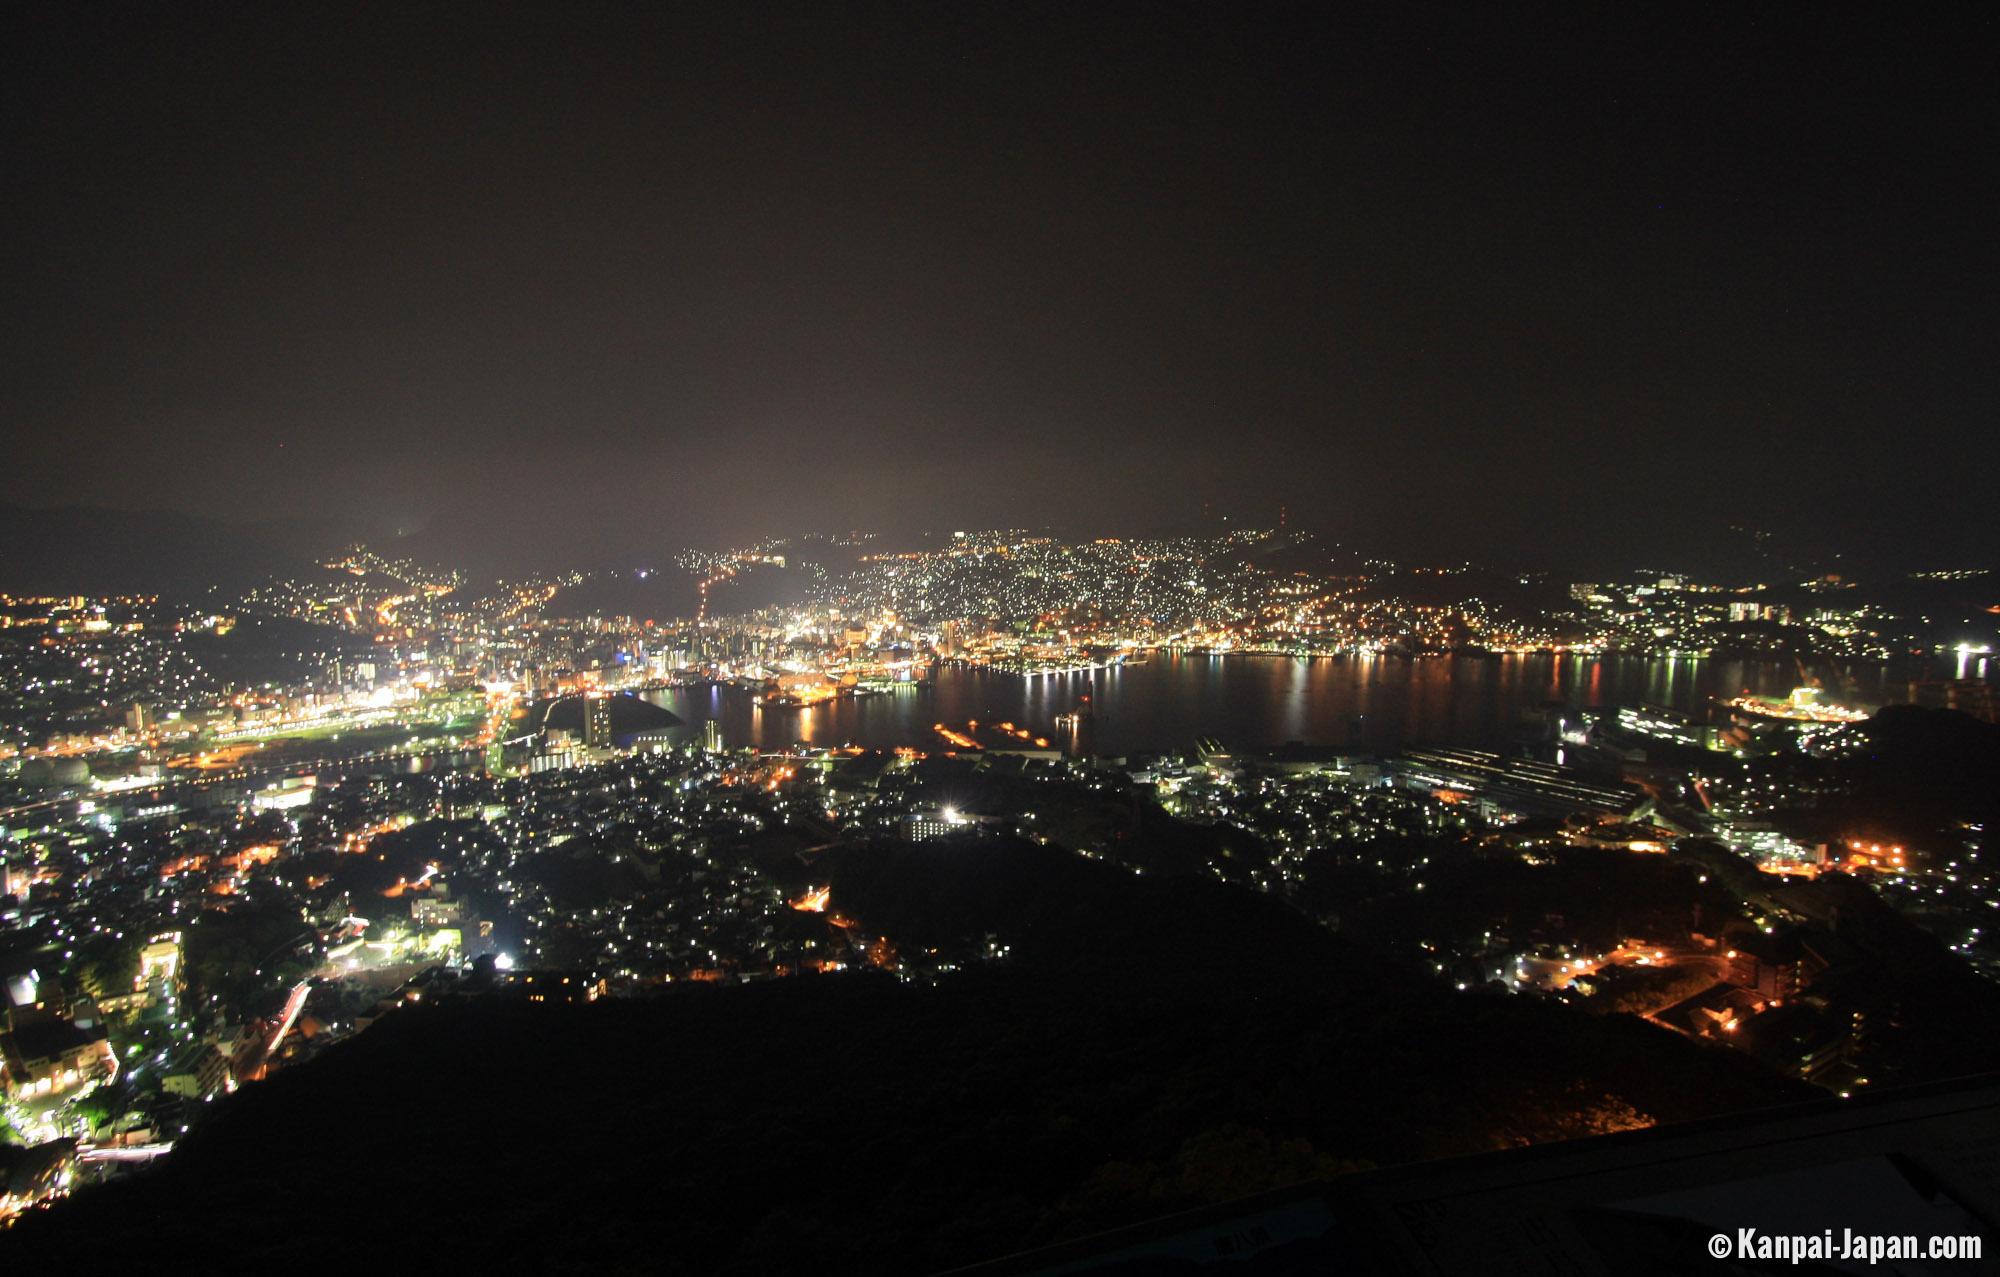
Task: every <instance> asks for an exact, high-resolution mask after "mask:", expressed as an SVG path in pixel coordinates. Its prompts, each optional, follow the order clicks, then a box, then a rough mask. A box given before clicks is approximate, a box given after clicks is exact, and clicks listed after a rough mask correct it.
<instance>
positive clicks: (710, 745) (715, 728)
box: [701, 718, 722, 754]
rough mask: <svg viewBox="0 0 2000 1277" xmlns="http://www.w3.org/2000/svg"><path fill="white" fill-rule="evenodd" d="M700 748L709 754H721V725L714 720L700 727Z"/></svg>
mask: <svg viewBox="0 0 2000 1277" xmlns="http://www.w3.org/2000/svg"><path fill="white" fill-rule="evenodd" d="M701 747H702V748H703V749H705V750H707V751H708V752H709V753H711V754H720V753H721V752H722V724H721V723H719V722H717V721H716V720H715V719H712V718H711V719H709V720H708V721H707V722H705V723H703V724H702V725H701Z"/></svg>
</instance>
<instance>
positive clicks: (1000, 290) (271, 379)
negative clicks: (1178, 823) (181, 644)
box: [0, 3, 2000, 567]
mask: <svg viewBox="0 0 2000 1277" xmlns="http://www.w3.org/2000/svg"><path fill="white" fill-rule="evenodd" d="M1464 8H1466V9H1477V10H1479V11H1480V13H1479V14H1469V13H1466V12H1452V11H1448V10H1429V9H1425V8H1421V7H1416V6H1403V5H1368V6H1363V5H1356V6H1332V5H1315V6H1296V7H1286V8H1268V9H1266V8H1254V7H1250V6H1243V5H1236V4H1210V5H1204V6H1186V7H1180V6H1173V7H1161V6H1150V5H1149V6H1138V5H1132V6H1122V5H1096V4H1074V5H1067V6H1056V7H1050V8H1047V9H1040V8H1035V7H1032V6H1023V5H1018V4H1006V5H976V4H951V5H946V4H937V5H929V6H911V7H880V6H872V5H870V6H846V5H836V4H812V5H806V6H802V7H799V8H796V9H793V8H782V7H771V6H762V5H736V4H715V5H707V6H639V5H629V6H627V5H618V6H613V5H584V4H567V5H549V6H545V7H542V8H541V9H539V10H529V9H527V8H525V7H519V6H500V5H488V4H480V5H468V6H464V7H456V6H442V5H428V4H406V3H394V4H381V5H358V4H338V3H329V4H324V5H291V4H279V5H264V6H252V5H220V6H205V5H198V4H124V5H120V4H106V5H95V4H88V5H86V4H72V3H65V4H47V5H36V4H16V5H10V6H8V7H7V8H6V10H5V13H4V16H0V102H4V111H0V148H4V154H3V155H0V158H4V161H5V171H6V174H7V184H6V189H7V198H6V199H5V201H4V203H0V262H4V268H0V269H4V285H5V289H4V303H0V304H3V305H4V311H0V313H4V315H5V316H6V321H7V322H6V328H5V332H4V343H0V361H4V365H0V368H3V375H0V414H4V418H5V421H6V437H7V439H8V441H9V442H8V443H7V445H6V450H7V453H8V459H7V464H6V465H5V466H4V467H0V500H3V501H7V502H12V503H17V504H24V505H32V506H49V505H59V504H70V503H82V504H88V505H100V506H108V507H113V508H117V509H122V510H149V509H165V510H179V511H197V512H207V513H224V514H228V515H231V516H232V517H235V516H241V517H246V518H260V519H266V518H276V517H289V516H295V515H309V516H315V517H325V516H359V517H365V518H368V519H374V520H384V521H390V522H393V523H397V524H405V525H408V526H419V525H425V524H439V523H450V524H452V525H453V526H455V527H458V528H460V529H471V530H473V531H475V532H477V533H478V534H479V535H480V536H485V537H490V538H491V539H492V540H493V541H494V542H495V543H497V544H515V543H519V544H524V545H525V544H529V543H533V544H536V545H538V546H540V547H541V548H543V549H546V548H548V547H549V546H552V545H553V546H568V547H573V548H574V549H575V551H576V552H577V553H579V554H583V553H590V554H598V553H603V552H606V551H607V550H609V551H610V552H612V553H623V550H624V546H625V545H626V543H627V542H629V543H630V544H631V545H632V547H634V548H633V555H634V557H635V560H636V559H637V558H638V557H640V553H639V550H640V547H652V546H658V545H663V544H670V543H675V542H681V543H685V542H694V543H699V544H719V543H727V542H731V541H736V540H740V539H743V538H747V537H754V536H758V535H763V534H766V533H778V532H792V531H798V530H803V529H806V528H810V527H850V526H866V527H875V528H884V529H889V530H905V531H907V530H917V529H923V528H952V527H969V526H982V525H993V524H1010V525H1020V524H1054V525H1056V526H1058V527H1059V528H1062V529H1067V530H1074V531H1085V532H1092V533H1096V532H1116V531H1143V530H1149V529H1156V528H1158V529H1165V528H1174V527H1182V526H1187V525H1189V524H1190V523H1191V521H1192V519H1193V517H1194V516H1195V515H1196V514H1198V512H1199V511H1200V509H1201V507H1202V505H1203V503H1204V502H1210V503H1213V505H1214V507H1215V508H1216V509H1217V510H1220V511H1227V512H1229V513H1231V514H1232V515H1233V516H1234V517H1236V518H1237V519H1239V520H1242V521H1245V522H1256V523H1270V522H1273V521H1275V518H1276V510H1277V507H1278V505H1279V504H1280V503H1284V504H1286V505H1289V507H1290V509H1291V512H1292V518H1293V521H1294V522H1295V523H1298V524H1303V525H1306V526H1311V527H1317V528H1323V529H1325V530H1327V531H1330V532H1332V533H1335V534H1338V535H1342V536H1346V537H1350V538H1360V539H1365V540H1368V541H1369V542H1371V543H1372V544H1375V545H1379V546H1389V547H1394V546H1397V545H1403V546H1407V547H1409V548H1410V549H1411V552H1412V553H1429V554H1448V553H1451V552H1453V551H1454V549H1456V551H1457V552H1458V553H1459V554H1461V555H1474V556H1477V555H1482V554H1495V555H1516V556H1520V557H1522V558H1526V559H1534V558H1537V557H1542V558H1557V557H1563V556H1574V555H1575V554H1577V553H1579V552H1581V551H1583V550H1590V551H1593V552H1604V553H1610V552H1616V553H1620V554H1630V555H1650V556H1653V561H1655V562H1661V561H1664V558H1670V557H1671V553H1672V551H1673V549H1674V547H1676V546H1677V545H1683V544H1687V545H1692V544H1694V543H1695V542H1696V541H1697V540H1700V539H1702V538H1705V537H1712V536H1713V535H1714V534H1715V532H1716V530H1717V529H1719V528H1720V527H1722V526H1723V525H1725V524H1728V523H1732V522H1735V523H1744V524H1749V525H1755V526H1760V527H1768V528H1772V529H1777V530H1779V531H1781V532H1783V533H1786V534H1789V535H1792V536H1794V537H1796V538H1800V539H1802V540H1808V541H1812V542H1814V543H1816V544H1817V543H1825V544H1828V545H1833V544H1835V543H1838V544H1840V545H1842V546H1845V547H1848V548H1853V547H1856V546H1860V545H1867V544H1873V545H1874V546H1875V547H1876V548H1877V549H1893V550H1894V552H1895V553H1896V554H1898V555H1900V556H1902V557H1904V558H1907V559H1908V560H1910V565H1911V566H1917V567H1929V566H1958V565H1962V564H1965V563H1968V562H1976V561H1988V562H1990V553H1991V551H1992V550H1993V549H1994V548H1995V540H1996V538H1995V536H1994V534H1993V532H1992V530H1991V528H1992V520H1991V518H1990V515H1989V513H1988V509H1987V507H1986V504H1985V500H1986V497H1987V495H1988V494H1989V493H1990V491H1991V489H1992V485H1993V476H1994V475H1995V473H1996V463H1997V462H2000V431H1996V430H1995V429H1994V425H1995V419H1996V411H1995V409H1996V397H2000V396H1996V384H1995V382H1996V377H1995V367H1996V357H2000V348H1997V347H2000V343H1996V323H1995V315H1996V308H1995V306H1994V304H1993V299H1992V294H1993V290H1994V284H1995V280H1996V278H2000V272H1996V269H1995V268H1996V265H2000V263H1996V260H1995V258H1996V252H1995V248H1994V243H1995V230H1996V226H2000V217H1997V216H1996V214H2000V207H1996V204H2000V200H1996V188H2000V183H1996V180H1995V163H1996V162H1995V156H1996V155H2000V145H1996V143H2000V137H1996V132H2000V130H1996V108H1995V105H1994V93H1993V83H1992V79H1991V75H1990V71H1991V54H1992V51H1993V49H1994V47H1995V40H1994V36H1995V27H1994V25H1993V23H1992V22H1991V21H1982V22H1980V23H1979V25H1976V26H1973V25H1968V26H1964V27H1949V26H1945V25H1936V24H1941V23H1942V22H1943V21H1944V20H1945V15H1948V14H1957V13H1959V12H1960V10H1959V9H1958V8H1957V7H1952V8H1949V9H1947V8H1926V9H1917V10H1910V11H1908V14H1906V13H1905V12H1904V11H1901V10H1896V9H1893V8H1891V7H1876V8H1875V9H1874V10H1873V12H1872V14H1871V13H1860V12H1856V13H1848V14H1846V15H1845V16H1834V17H1829V16H1826V15H1822V14H1821V13H1819V12H1817V11H1816V10H1815V9H1814V8H1812V7H1808V6H1796V7H1781V6H1731V7H1728V8H1717V9H1715V10H1713V11H1709V12H1708V13H1707V14H1706V15H1705V16H1704V13H1703V11H1701V10H1698V9H1695V8H1694V7H1691V6H1658V7H1656V11H1655V12H1653V13H1652V14H1650V15H1642V14H1638V13H1635V12H1628V10H1635V9H1637V8H1638V7H1637V6H1624V5H1606V6H1592V7H1586V6H1572V7H1570V9H1569V11H1567V12H1565V11H1562V10H1557V9H1553V8H1551V9H1546V10H1529V9H1523V8H1519V7H1516V6H1464ZM1488 11H1490V12H1488ZM1971 11H1972V7H1971V6H1967V7H1966V8H1965V12H1968V13H1969V12H1971ZM1481 14H1483V15H1484V16H1481ZM1912 18H1914V19H1915V20H1920V21H1923V22H1928V23H1932V24H1934V25H1931V26H1929V27H1926V28H1921V29H1920V28H1916V27H1912V26H1906V25H1903V24H1904V22H1905V21H1906V20H1908V19H1912ZM1968 21H1974V19H1968ZM1663 555H1664V557H1663Z"/></svg>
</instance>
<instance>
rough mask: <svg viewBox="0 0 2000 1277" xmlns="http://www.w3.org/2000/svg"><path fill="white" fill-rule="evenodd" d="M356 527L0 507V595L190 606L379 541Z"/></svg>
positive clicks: (78, 508) (168, 512) (73, 508)
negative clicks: (172, 601)
mask: <svg viewBox="0 0 2000 1277" xmlns="http://www.w3.org/2000/svg"><path fill="white" fill-rule="evenodd" d="M378 534H379V529H372V528H369V527H366V526H363V525H362V524H361V523H360V522H359V521H347V520H336V519H265V520H241V521H238V520H232V519H227V518H223V517H219V516H212V515H199V514H187V513H183V512H180V511H171V510H153V511H128V510H105V509H94V508H91V507H88V506H55V507H48V508H36V507H31V506H23V505H16V504H0V590H8V591H12V592H15V593H22V594H120V593H148V594H153V593H157V594H166V595H169V596H173V597H185V598H199V597H201V596H203V595H206V594H207V593H208V592H209V591H210V590H211V589H221V590H225V591H228V590H234V589H239V588H241V587H243V586H245V585H247V584H249V583H251V582H253V581H256V580H258V579H259V578H262V577H265V576H269V575H271V574H272V573H282V572H285V571H290V570H295V569H297V568H299V567H301V566H303V565H304V564H307V563H310V562H311V561H312V560H314V559H315V558H317V557H319V556H321V555H324V554H327V553H330V552H332V551H334V550H337V549H339V548H340V547H341V546H343V545H346V544H349V543H351V542H353V541H357V540H363V539H367V538H368V537H370V536H371V535H378Z"/></svg>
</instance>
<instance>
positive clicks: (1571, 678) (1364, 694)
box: [647, 654, 1983, 754]
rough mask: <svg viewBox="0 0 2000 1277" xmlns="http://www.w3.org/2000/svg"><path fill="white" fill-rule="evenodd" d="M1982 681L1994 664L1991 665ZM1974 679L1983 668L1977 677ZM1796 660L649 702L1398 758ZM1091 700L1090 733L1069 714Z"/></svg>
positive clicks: (1175, 669)
mask: <svg viewBox="0 0 2000 1277" xmlns="http://www.w3.org/2000/svg"><path fill="white" fill-rule="evenodd" d="M1982 672H1983V671H1982ZM1852 673H1853V674H1854V675H1855V678H1856V683H1855V685H1854V686H1852V687H1849V688H1845V689H1832V691H1833V692H1834V693H1835V694H1836V695H1843V694H1844V695H1845V696H1846V697H1847V698H1848V699H1851V700H1853V701H1854V702H1856V703H1859V704H1862V705H1864V706H1869V707H1872V706H1874V705H1875V704H1878V703H1880V702H1882V701H1884V700H1897V699H1902V693H1903V691H1904V684H1903V683H1902V682H1901V681H1899V679H1898V678H1892V677H1890V676H1889V675H1888V674H1887V673H1886V671H1884V670H1883V669H1880V668H1871V667H1856V668H1855V669H1854V670H1853V671H1852ZM1974 676H1975V677H1977V676H1978V675H1977V674H1975V675H1974ZM1799 681H1800V679H1799V672H1798V669H1797V667H1796V666H1795V665H1794V664H1792V663H1791V662H1789V661H1785V662H1775V661H1744V660H1724V659H1718V658H1714V657H1640V656H1615V655H1614V656H1582V655H1562V656H1557V655H1528V656H1498V657H1436V658H1429V659H1422V660H1408V659H1402V658H1391V657H1366V656H1341V657H1318V658H1310V659H1308V658H1295V657H1282V656H1251V655H1231V656H1214V655H1207V654H1179V655H1154V656H1152V657H1150V658H1149V659H1147V660H1146V661H1145V662H1144V663H1142V664H1136V665H1127V666H1122V667H1113V668H1110V669H1104V670H1091V671H1084V672H1079V673H1073V674H1050V675H1037V676H1028V677H1023V676H1020V675H1013V674H999V673H993V672H988V671H983V670H976V669H967V668H962V667H945V668H941V669H939V670H937V671H935V673H934V676H933V680H932V685H931V687H930V688H929V689H928V690H914V689H911V690H898V691H895V692H888V693H883V694H880V695H874V696H861V697H856V698H854V699H852V700H838V701H831V702H825V703H822V704H819V705H816V706H813V707H811V708H785V707H779V708H771V709H766V708H762V707H760V706H756V705H754V704H753V703H752V702H751V698H750V697H749V696H748V695H746V694H744V693H741V692H738V691H735V690H732V689H727V688H716V687H702V688H694V689H688V690H675V691H666V692H654V693H649V694H648V695H647V699H649V700H651V701H653V703H654V704H657V705H660V706H662V707H663V708H665V709H668V710H671V711H673V713H674V714H676V715H678V716H679V717H680V718H681V719H682V720H683V726H682V727H680V728H678V729H676V731H677V733H678V734H679V735H681V736H682V737H683V738H685V739H687V740H690V741H691V740H695V739H698V738H699V736H700V733H701V724H702V723H703V722H704V721H706V720H707V719H710V718H718V719H720V720H721V723H722V733H723V737H724V739H725V741H727V742H728V743H729V744H730V745H732V746H735V745H743V744H750V745H755V746H758V747H760V748H775V747H778V746H783V745H789V744H793V743H798V742H803V743H805V744H808V745H819V746H824V745H842V744H856V745H865V746H871V747H877V748H889V747H894V746H897V745H913V746H916V747H918V748H926V749H928V748H935V747H936V746H937V745H938V744H939V742H938V738H937V736H936V735H935V733H934V732H933V731H932V730H931V725H932V724H933V723H936V722H946V723H955V722H963V721H964V720H966V719H970V718H977V719H981V720H1000V719H1007V720H1011V721H1013V722H1016V723H1019V724H1021V725H1022V726H1024V727H1028V728H1030V729H1032V730H1033V731H1035V732H1036V733H1037V734H1040V735H1045V736H1048V737H1049V738H1050V739H1051V740H1054V741H1057V742H1059V743H1064V744H1068V745H1070V746H1071V747H1072V748H1079V749H1081V750H1084V751H1088V752H1097V753H1104V754H1121V753H1125V752H1128V751H1134V750H1145V749H1167V748H1178V747H1184V746H1186V745H1188V744H1190V743H1191V742H1193V740H1194V739H1195V738H1196V737H1198V736H1214V737H1217V738H1220V739H1221V740H1222V741H1224V742H1225V743H1227V744H1229V745H1231V746H1234V747H1238V748H1255V747H1258V746H1264V745H1275V744H1282V743H1284V742H1286V741H1293V740H1299V741H1305V742H1307V743H1309V744H1314V745H1332V746H1353V747H1357V748H1371V749H1387V748H1394V747H1397V746H1400V745H1403V744H1412V743H1418V742H1422V743H1426V744H1456V745H1496V744H1501V743H1504V742H1505V741H1507V740H1509V739H1511V738H1513V737H1515V736H1516V735H1518V734H1519V732H1520V730H1521V727H1522V725H1523V722H1524V716H1532V715H1533V714H1534V713H1535V712H1536V711H1538V710H1539V709H1540V708H1541V707H1542V706H1544V705H1548V704H1558V703H1559V704H1562V705H1567V706H1570V707H1573V708H1581V707H1596V706H1604V705H1620V704H1628V703H1637V702H1651V703H1654V704H1659V705H1665V706H1668V707H1670V708H1673V709H1677V710H1680V711H1682V712H1684V713H1690V714H1694V715H1696V716H1701V715H1702V714H1704V713H1705V712H1706V710H1707V707H1708V706H1709V705H1710V704H1711V702H1712V701H1713V699H1714V698H1716V697H1723V696H1735V695H1739V694H1741V693H1743V692H1746V691H1748V692H1753V693H1756V694H1759V695H1774V696H1782V695H1784V694H1785V693H1787V692H1789V691H1790V690H1791V689H1792V688H1793V687H1794V686H1795V685H1797V684H1798V682H1799ZM1085 695H1088V696H1089V697H1090V704H1091V708H1092V710H1093V714H1092V716H1091V718H1090V719H1089V720H1088V722H1087V723H1086V724H1085V725H1084V727H1083V728H1082V730H1081V732H1079V733H1073V732H1071V731H1068V730H1065V729H1061V728H1058V727H1057V726H1056V723H1055V720H1056V718H1057V716H1058V715H1061V714H1065V713H1067V712H1068V711H1070V710H1071V709H1072V708H1074V707H1076V706H1077V704H1078V703H1079V698H1081V697H1083V696H1085Z"/></svg>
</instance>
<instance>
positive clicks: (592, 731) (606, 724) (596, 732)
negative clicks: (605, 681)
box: [583, 696, 611, 749]
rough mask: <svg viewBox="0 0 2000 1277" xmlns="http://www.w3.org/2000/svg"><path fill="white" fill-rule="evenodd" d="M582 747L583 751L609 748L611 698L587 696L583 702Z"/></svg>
mask: <svg viewBox="0 0 2000 1277" xmlns="http://www.w3.org/2000/svg"><path fill="white" fill-rule="evenodd" d="M583 745H584V748H585V749H610V748H611V698H610V697H608V696H588V697H585V698H584V702H583Z"/></svg>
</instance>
